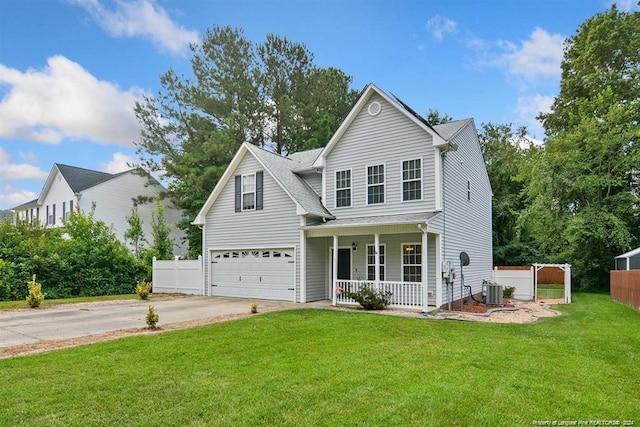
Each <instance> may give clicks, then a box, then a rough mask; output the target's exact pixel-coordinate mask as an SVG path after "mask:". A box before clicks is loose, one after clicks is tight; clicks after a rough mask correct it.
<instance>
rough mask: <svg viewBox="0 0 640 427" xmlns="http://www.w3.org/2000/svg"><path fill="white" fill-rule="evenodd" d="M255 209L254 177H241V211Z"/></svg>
mask: <svg viewBox="0 0 640 427" xmlns="http://www.w3.org/2000/svg"><path fill="white" fill-rule="evenodd" d="M255 208H256V175H255V174H253V173H252V174H249V175H242V210H243V211H248V210H253V209H255Z"/></svg>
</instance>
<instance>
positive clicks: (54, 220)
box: [52, 203, 56, 224]
mask: <svg viewBox="0 0 640 427" xmlns="http://www.w3.org/2000/svg"><path fill="white" fill-rule="evenodd" d="M55 223H56V204H55V203H54V204H53V222H52V224H55Z"/></svg>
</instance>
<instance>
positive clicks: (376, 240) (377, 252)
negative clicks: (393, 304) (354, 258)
mask: <svg viewBox="0 0 640 427" xmlns="http://www.w3.org/2000/svg"><path fill="white" fill-rule="evenodd" d="M373 241H374V248H373V250H374V254H373V256H374V257H375V259H376V260H375V267H374V268H375V269H376V272H375V276H374V280H375V282H376V286H375V288H376V289H380V288H379V286H380V235H379V234H374V235H373ZM366 256H369V254H366Z"/></svg>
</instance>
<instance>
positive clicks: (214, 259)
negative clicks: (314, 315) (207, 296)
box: [210, 248, 295, 301]
mask: <svg viewBox="0 0 640 427" xmlns="http://www.w3.org/2000/svg"><path fill="white" fill-rule="evenodd" d="M210 272H211V295H214V296H226V297H240V298H263V299H275V300H285V301H295V286H294V280H295V258H294V250H293V248H291V249H252V250H246V249H243V250H224V251H212V252H211V269H210Z"/></svg>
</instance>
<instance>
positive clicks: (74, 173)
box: [56, 163, 116, 193]
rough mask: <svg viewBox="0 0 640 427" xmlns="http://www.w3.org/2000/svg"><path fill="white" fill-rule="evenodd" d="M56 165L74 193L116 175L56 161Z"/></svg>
mask: <svg viewBox="0 0 640 427" xmlns="http://www.w3.org/2000/svg"><path fill="white" fill-rule="evenodd" d="M56 166H57V167H58V170H59V171H60V173H61V174H62V176H63V177H64V179H65V180H66V181H67V184H69V187H71V190H72V191H73V192H74V193H79V192H81V191H83V190H86V189H87V188H91V187H93V186H96V185H98V184H100V183H101V182H105V181H108V180H110V179H112V178H114V177H115V176H116V175H113V174H110V173H106V172H98V171H94V170H91V169H84V168H78V167H75V166H69V165H62V164H60V163H56Z"/></svg>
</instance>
